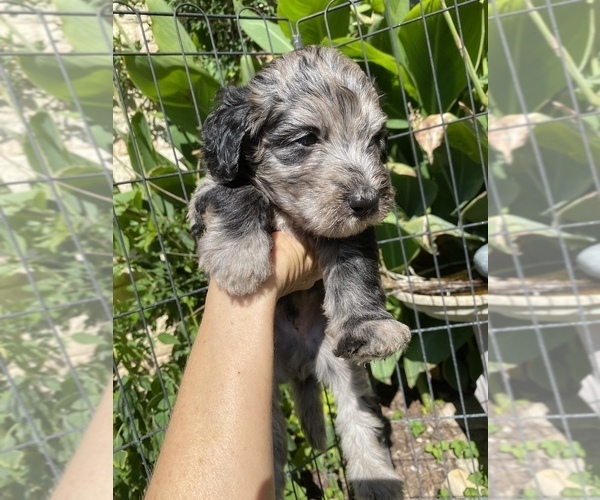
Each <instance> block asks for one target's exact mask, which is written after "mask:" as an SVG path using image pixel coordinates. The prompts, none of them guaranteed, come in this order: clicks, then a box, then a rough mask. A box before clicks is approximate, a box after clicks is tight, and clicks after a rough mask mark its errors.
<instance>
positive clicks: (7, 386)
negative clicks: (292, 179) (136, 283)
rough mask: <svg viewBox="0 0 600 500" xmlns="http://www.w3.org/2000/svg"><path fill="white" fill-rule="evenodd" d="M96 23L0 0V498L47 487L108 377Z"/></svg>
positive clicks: (101, 33) (107, 50)
mask: <svg viewBox="0 0 600 500" xmlns="http://www.w3.org/2000/svg"><path fill="white" fill-rule="evenodd" d="M110 20H111V15H110V11H109V10H107V9H105V10H104V11H100V12H99V11H98V10H97V9H96V8H94V9H93V10H91V11H90V10H87V9H84V10H83V11H81V10H80V11H77V12H61V11H60V8H57V7H56V6H54V5H52V4H51V3H49V2H37V3H36V4H35V5H26V4H22V3H20V2H9V1H3V2H0V21H1V24H0V45H1V49H0V79H1V82H2V83H0V87H1V88H2V94H1V96H0V113H1V114H2V117H1V119H0V122H1V124H0V164H1V168H0V219H1V227H2V229H1V230H0V245H1V250H0V255H1V257H0V258H1V260H2V271H1V278H0V280H1V282H2V294H1V298H0V318H1V320H2V334H1V336H0V370H1V372H2V377H0V388H1V389H0V393H1V394H2V398H1V400H2V403H1V404H0V422H1V423H0V425H1V427H2V431H1V432H0V434H1V435H2V437H1V439H0V457H2V458H1V459H0V464H1V465H0V477H1V478H0V496H2V498H41V497H45V496H47V495H48V493H49V492H50V491H52V489H53V487H54V485H55V484H56V483H57V481H58V479H59V478H60V477H61V475H62V472H63V470H64V468H65V466H66V465H67V463H68V461H69V459H70V458H71V456H72V455H73V453H74V452H75V449H76V447H77V445H78V443H79V441H80V440H81V436H82V434H83V431H84V429H85V428H86V427H87V425H88V423H89V420H90V417H91V415H92V413H93V412H94V408H95V407H96V405H97V403H98V401H99V398H100V394H101V392H102V390H103V389H104V387H105V386H106V384H107V383H108V382H109V380H110V377H109V374H110V358H111V350H110V345H111V331H112V306H111V302H112V297H111V284H112V272H111V270H112V248H111V244H110V224H109V222H110V219H109V218H107V217H106V214H107V210H108V209H109V207H110V205H111V203H112V194H111V191H112V175H111V155H110V136H109V135H108V134H110V125H111V123H110V122H111V120H110V116H111V115H110V114H109V113H111V109H110V95H111V85H110V79H109V78H107V77H109V75H110V72H109V71H110V68H111V65H112V61H111V45H110V41H109V38H108V37H109V34H108V30H106V26H107V25H108V23H109V22H110ZM75 23H79V24H80V25H83V26H86V27H87V29H88V30H89V32H90V34H91V35H93V36H94V37H97V38H96V39H95V40H94V41H95V46H96V49H95V50H94V56H95V58H94V60H93V61H94V63H95V68H94V69H95V78H96V82H95V84H94V85H90V84H89V83H87V84H86V88H85V89H84V88H83V86H82V84H81V81H80V80H79V79H78V78H81V77H85V74H86V72H85V69H86V67H87V66H88V63H89V61H90V59H89V57H88V56H89V52H90V51H89V50H88V47H87V45H86V44H87V43H88V41H86V40H85V39H84V38H81V39H78V40H76V39H74V37H73V34H74V32H73V29H74V26H75ZM84 59H85V62H84ZM78 68H79V69H80V70H81V69H83V70H84V71H79V72H77V69H78ZM103 77H104V78H103ZM92 100H95V102H94V103H93V105H91V101H92ZM101 103H103V105H102V104H101ZM103 133H104V136H103ZM103 138H104V139H106V138H108V142H106V141H104V140H102V139H103Z"/></svg>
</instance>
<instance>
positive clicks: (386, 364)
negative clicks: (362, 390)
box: [370, 353, 401, 385]
mask: <svg viewBox="0 0 600 500" xmlns="http://www.w3.org/2000/svg"><path fill="white" fill-rule="evenodd" d="M400 355H401V353H396V354H394V355H392V356H390V357H389V358H386V359H382V360H377V361H371V363H370V367H371V374H372V375H373V377H374V378H375V379H376V380H379V382H383V383H384V384H388V385H390V384H391V383H392V375H393V374H394V371H395V370H396V364H397V362H398V359H400Z"/></svg>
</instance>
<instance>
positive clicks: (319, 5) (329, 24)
mask: <svg viewBox="0 0 600 500" xmlns="http://www.w3.org/2000/svg"><path fill="white" fill-rule="evenodd" d="M345 3H346V2H345V1H344V0H334V1H331V0H304V1H301V2H299V1H298V0H280V1H279V3H278V5H277V15H278V16H279V17H282V18H284V19H287V20H288V21H289V23H288V22H286V21H280V22H279V25H280V26H281V30H282V31H283V33H284V34H285V35H286V36H287V37H288V38H291V37H292V32H291V29H290V24H291V25H292V26H294V28H295V27H296V23H297V22H298V21H300V22H299V24H298V28H299V30H300V35H301V36H302V42H303V44H304V45H305V46H306V45H318V44H320V43H321V42H322V40H323V39H325V38H327V39H329V40H331V39H332V38H338V37H341V36H345V35H347V34H348V28H349V26H350V7H349V6H347V5H346V6H344V7H342V8H340V9H336V10H333V11H332V9H333V8H335V7H336V6H338V5H343V4H345ZM326 9H328V10H327V12H325V10H326ZM313 14H317V15H316V16H315V17H311V18H310V19H306V18H307V17H308V16H312V15H313Z"/></svg>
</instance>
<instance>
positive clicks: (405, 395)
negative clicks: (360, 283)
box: [114, 2, 487, 498]
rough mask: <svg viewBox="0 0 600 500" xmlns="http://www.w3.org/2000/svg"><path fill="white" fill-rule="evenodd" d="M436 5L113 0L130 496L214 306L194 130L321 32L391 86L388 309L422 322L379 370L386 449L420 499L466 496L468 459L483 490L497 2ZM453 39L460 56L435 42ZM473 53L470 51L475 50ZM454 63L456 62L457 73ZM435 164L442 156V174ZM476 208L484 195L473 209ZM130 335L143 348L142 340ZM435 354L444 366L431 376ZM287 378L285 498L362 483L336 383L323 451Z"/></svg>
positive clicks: (125, 483)
mask: <svg viewBox="0 0 600 500" xmlns="http://www.w3.org/2000/svg"><path fill="white" fill-rule="evenodd" d="M288 4H289V2H288ZM294 5H299V4H298V3H297V2H296V3H295V4H294ZM433 7H434V8H433V9H432V11H431V12H428V11H426V12H424V13H423V15H421V12H420V10H419V8H418V7H414V8H413V9H412V10H411V8H410V6H409V5H408V3H406V4H402V5H401V4H400V3H398V4H397V5H396V6H395V8H396V9H397V10H396V11H392V10H391V8H390V6H389V5H382V6H380V7H379V8H376V7H371V6H369V5H367V4H365V5H359V4H353V3H348V2H333V3H331V4H330V5H329V6H328V5H326V4H324V5H323V7H322V8H321V9H319V10H318V11H315V12H309V11H307V12H305V13H304V15H301V16H298V15H297V14H296V17H295V18H290V17H287V15H286V2H281V3H280V4H279V9H278V10H277V9H276V6H275V5H268V4H260V5H259V4H256V5H254V7H253V8H243V9H241V10H238V12H237V13H236V14H233V13H232V11H227V12H224V11H216V12H213V11H209V10H206V11H204V10H202V9H201V8H200V7H198V6H197V5H191V4H181V5H178V6H173V8H172V9H171V8H170V7H168V6H166V5H165V4H163V3H159V2H147V3H146V4H145V5H139V6H138V8H134V7H132V6H131V5H125V4H121V3H116V4H115V8H114V15H115V24H114V26H115V33H114V35H115V40H116V45H115V52H114V55H115V83H116V88H117V96H118V103H119V105H120V110H118V111H116V115H115V116H116V118H115V124H116V131H117V134H118V135H119V137H120V138H122V141H121V142H119V143H116V144H115V179H116V183H115V185H116V187H117V191H115V193H116V194H115V207H116V227H117V229H116V233H115V243H116V246H117V249H116V251H117V253H118V255H119V259H118V261H117V262H118V264H117V269H116V283H118V284H117V289H116V291H115V324H114V326H115V331H114V335H115V337H114V342H115V352H116V353H117V362H118V371H117V374H116V377H117V415H118V417H117V429H118V432H117V436H116V443H115V457H116V462H117V463H118V466H117V467H118V468H119V470H118V472H117V475H116V477H115V492H116V495H117V496H127V495H133V496H136V494H140V495H141V493H142V491H143V490H144V488H145V486H146V484H147V481H148V478H149V476H150V474H151V470H152V464H153V463H154V461H155V460H156V456H157V453H158V450H159V448H160V445H161V443H162V439H163V437H164V431H165V428H166V425H167V423H168V416H169V414H170V411H171V409H172V404H173V401H174V397H175V392H176V388H177V386H178V384H179V381H180V379H181V372H182V367H183V364H184V362H185V357H186V354H187V352H188V350H189V345H190V343H191V342H192V341H193V338H194V336H195V333H196V330H197V327H198V323H197V322H198V317H199V316H200V315H201V310H202V307H203V299H204V294H205V292H206V283H205V281H204V277H203V276H202V274H201V273H200V271H198V270H197V264H196V258H195V255H194V243H193V241H192V240H191V239H190V238H189V236H188V230H187V227H186V222H185V205H186V203H187V202H188V201H189V199H190V195H191V191H192V189H193V188H194V186H195V185H196V183H197V179H198V177H200V176H202V175H203V174H202V168H201V166H200V168H198V166H197V163H198V160H197V152H198V151H199V150H200V149H201V147H202V146H201V143H200V141H199V131H200V130H201V127H202V123H203V120H204V119H205V118H206V116H207V114H208V112H209V110H210V106H211V102H212V96H213V95H214V93H215V91H216V90H217V89H218V88H219V87H220V86H223V85H225V84H238V85H239V84H244V83H247V82H248V81H249V79H251V78H252V76H253V75H254V74H255V73H256V72H257V71H259V70H260V68H261V67H262V66H264V65H265V64H267V63H268V62H269V61H270V60H271V59H272V58H273V57H277V56H279V55H281V54H282V53H285V52H288V51H290V50H294V46H296V47H298V46H299V45H300V44H304V45H309V44H314V43H324V44H325V45H330V46H333V47H336V48H338V49H339V50H340V51H342V52H344V53H346V54H347V55H348V56H350V57H352V58H354V59H355V60H356V61H358V62H359V64H361V66H362V67H363V69H364V70H365V72H366V73H367V74H368V75H369V76H370V77H371V78H373V79H374V80H375V82H376V84H377V85H378V86H379V89H380V91H381V92H382V94H384V98H383V99H382V105H383V107H384V109H385V111H386V113H387V114H388V129H389V142H390V147H389V150H390V157H391V161H390V168H391V171H392V176H393V180H394V185H395V187H396V189H397V191H398V197H397V198H398V199H397V201H398V202H399V209H398V210H397V211H396V212H395V213H393V214H392V215H390V216H389V217H388V219H386V221H385V223H384V224H383V225H382V226H381V228H379V230H378V239H379V244H380V248H381V252H382V258H383V264H384V266H385V270H386V274H385V280H386V284H387V286H388V287H389V290H390V298H389V300H388V307H389V309H390V310H392V311H393V312H394V314H395V315H396V316H397V317H399V318H401V319H402V320H403V321H405V322H407V323H409V324H410V325H411V326H412V328H413V331H414V333H415V340H414V341H413V343H414V347H413V348H412V351H411V354H410V355H409V354H407V355H405V356H404V357H402V358H400V356H396V357H395V358H393V359H390V360H387V361H386V362H380V363H372V364H371V367H370V371H371V375H372V381H373V385H374V387H375V388H376V390H377V391H378V393H379V394H380V396H381V397H382V398H383V399H387V402H386V406H385V407H384V412H385V413H386V416H387V417H388V418H389V419H390V420H391V426H392V446H391V459H392V460H393V461H394V464H395V467H396V470H397V472H398V473H399V475H400V476H401V477H402V478H403V479H404V482H405V495H406V496H407V498H436V497H437V496H438V495H439V494H441V495H444V494H446V493H447V494H453V495H457V493H456V491H453V492H451V491H450V490H449V489H448V488H449V486H448V484H447V483H448V480H449V479H448V478H450V479H451V478H452V476H453V475H456V474H457V472H456V470H457V468H458V466H457V463H458V462H459V461H460V463H461V465H462V466H463V467H464V469H465V470H466V471H469V472H466V473H465V474H466V476H470V475H472V477H471V480H472V481H474V482H472V483H469V484H473V485H474V490H473V491H474V496H480V497H481V496H485V479H484V477H485V473H484V468H483V466H482V467H480V465H483V464H484V463H485V450H486V441H487V431H486V425H487V421H486V416H487V413H486V411H487V408H486V399H487V392H486V385H485V379H486V375H485V370H484V363H483V361H484V359H485V358H484V356H483V349H485V344H486V342H485V341H486V331H485V326H486V323H487V305H486V300H485V295H484V292H485V289H486V283H485V279H484V278H482V277H481V275H480V274H478V273H477V272H476V271H475V270H474V268H473V267H472V256H473V253H474V252H475V250H477V248H478V247H480V246H481V245H482V244H483V243H484V241H485V236H486V235H487V213H486V209H485V208H486V207H484V205H487V199H486V195H485V193H486V184H487V172H486V164H487V143H486V140H485V138H486V119H487V118H486V117H487V110H486V106H485V102H484V101H482V100H481V98H482V97H483V98H485V96H484V93H483V86H484V85H485V84H484V83H482V74H483V71H482V70H481V67H480V62H481V60H483V59H485V55H484V54H483V48H482V45H481V42H482V40H483V39H484V36H485V35H484V33H485V22H484V21H485V8H484V6H483V5H482V4H480V3H477V2H465V3H464V4H460V5H452V6H449V7H448V6H445V5H443V4H441V3H440V4H439V5H438V4H435V6H433ZM402 9H404V10H402ZM292 11H293V9H292ZM409 12H410V13H412V14H410V15H408V14H409ZM469 23H470V24H469ZM465 24H466V25H467V26H468V30H469V33H471V34H473V36H472V37H470V38H469V40H470V41H469V44H468V45H467V46H466V47H467V48H466V51H467V52H466V53H461V51H460V50H459V48H458V46H457V45H456V42H457V40H458V39H460V38H461V37H462V33H463V29H465V28H464V27H463V25H465ZM404 31H406V36H410V37H411V38H412V39H414V40H417V39H420V41H421V43H416V42H415V44H414V46H413V47H412V49H411V48H408V49H407V46H408V42H404V43H405V45H402V44H401V43H399V41H402V38H401V33H403V32H404ZM430 32H431V33H430ZM453 34H454V35H455V36H456V37H458V39H457V38H454V37H453ZM324 40H325V41H324ZM448 43H450V44H451V45H450V46H449V49H450V51H449V56H448V54H442V55H438V52H439V50H440V49H442V48H443V49H444V50H445V49H446V48H448V47H446V44H448ZM403 50H406V51H407V52H408V54H407V55H406V56H404V55H403V54H402V51H403ZM477 52H479V55H477ZM467 54H469V55H468V56H467ZM471 56H472V57H473V60H474V61H475V62H474V63H472V62H471V63H470V65H468V64H466V63H465V61H466V60H470V58H471ZM403 58H404V59H403ZM477 58H479V59H478V60H476V59H477ZM408 60H410V64H411V65H412V66H411V67H412V68H413V72H414V73H415V75H414V76H412V77H411V78H409V77H408V76H407V75H406V74H405V73H406V68H407V67H408ZM423 61H425V62H427V61H428V63H427V64H424V65H423V64H422V62H423ZM468 66H469V67H468ZM449 67H452V68H454V69H455V70H456V77H455V78H454V79H453V80H454V81H452V82H451V83H450V84H449V85H448V86H446V85H445V84H444V83H443V81H442V80H443V79H444V78H445V76H444V75H445V73H446V71H447V68H449ZM477 71H479V72H480V74H479V75H477ZM175 75H176V76H175ZM417 85H418V86H419V87H418V89H417ZM458 101H460V104H458ZM450 111H451V112H450ZM445 112H447V113H445ZM444 113H445V114H444ZM452 134H454V136H455V137H456V136H457V135H458V136H460V137H461V138H462V140H463V141H464V143H465V145H464V147H463V148H462V149H463V150H462V151H461V150H460V148H458V149H456V150H455V149H452V148H451V145H452V141H451V140H450V135H452ZM444 139H445V140H444ZM436 141H437V143H436ZM434 157H435V158H436V160H434ZM427 158H429V160H427ZM425 164H434V165H436V167H437V165H440V168H439V169H438V168H436V169H435V170H431V171H430V170H429V168H428V167H426V166H425ZM469 176H470V178H468V177H469ZM436 198H437V199H438V206H436V207H435V208H432V207H433V205H434V201H435V199H436ZM467 205H471V206H475V205H479V208H480V209H481V208H483V210H479V213H477V210H475V211H474V212H472V213H471V212H469V215H465V214H466V213H467V211H464V210H463V209H464V208H465V207H466V206H467ZM453 212H454V214H453V215H451V214H452V213H453ZM134 213H135V216H133V214H134ZM142 221H143V222H142ZM148 226H151V227H153V229H152V230H151V231H148ZM148 233H150V234H148ZM142 248H143V250H142ZM442 249H443V250H442ZM451 275H452V278H449V276H451ZM121 280H122V282H123V283H125V284H126V286H123V287H122V289H121V287H120V286H119V284H120V283H121ZM413 297H414V299H413ZM421 311H426V312H428V313H429V315H428V314H426V313H425V312H421ZM131 340H133V343H131ZM126 344H131V345H135V351H136V352H135V355H134V354H133V353H131V352H130V351H131V347H130V348H129V350H128V347H127V345H126ZM465 360H468V365H469V367H470V370H466V369H465V368H466V366H467V364H466V363H465ZM428 366H429V367H432V368H433V367H434V366H436V367H437V368H436V370H438V371H437V372H434V373H433V374H432V372H431V371H429V370H428V369H427V367H428ZM441 370H444V371H445V375H446V377H447V380H451V381H452V382H450V383H448V382H447V381H444V377H442V376H441V373H440V371H441ZM477 387H479V389H477ZM283 392H284V395H285V397H284V402H283V410H284V413H285V414H286V415H287V417H288V418H287V421H288V444H289V446H288V448H289V449H288V452H289V453H288V455H289V457H288V458H289V465H288V469H287V474H288V480H287V483H286V492H285V494H286V496H289V497H290V498H319V497H326V498H337V497H340V496H341V497H349V496H351V491H350V490H349V487H348V484H347V482H346V479H345V473H344V460H343V456H342V453H341V450H340V448H339V445H338V441H337V438H336V437H335V434H334V430H333V422H334V420H335V414H336V408H335V401H333V399H332V397H331V395H330V394H329V393H328V392H327V391H325V393H324V400H323V403H324V405H323V406H324V412H326V414H327V415H328V418H329V422H328V429H329V430H328V436H329V440H328V449H327V451H326V452H324V453H318V452H315V451H314V450H312V449H310V447H309V446H308V444H307V442H306V441H305V439H304V436H303V435H302V431H301V430H300V427H299V422H298V418H297V416H296V415H295V413H294V410H293V405H292V404H291V401H290V395H289V391H288V389H287V388H285V387H284V388H283ZM476 392H477V395H476ZM453 450H454V451H453ZM466 476H465V477H466ZM466 487H467V486H465V487H464V488H463V490H464V489H465V488H466ZM460 493H461V494H462V493H463V491H461V492H460Z"/></svg>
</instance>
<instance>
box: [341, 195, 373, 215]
mask: <svg viewBox="0 0 600 500" xmlns="http://www.w3.org/2000/svg"><path fill="white" fill-rule="evenodd" d="M377 203H379V196H378V195H377V192H376V191H375V190H369V191H363V192H356V193H352V194H351V195H350V197H349V198H348V205H350V208H351V209H352V210H353V211H354V213H355V214H356V215H365V214H367V213H369V212H371V211H372V210H373V209H374V208H375V207H377Z"/></svg>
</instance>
